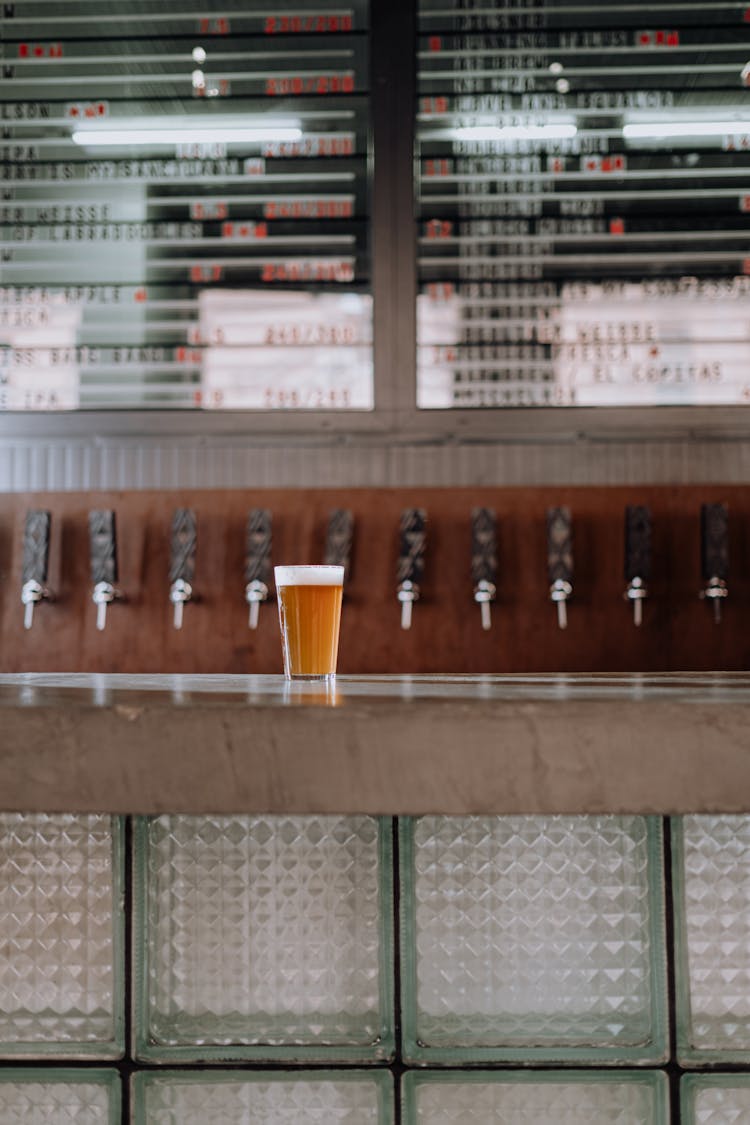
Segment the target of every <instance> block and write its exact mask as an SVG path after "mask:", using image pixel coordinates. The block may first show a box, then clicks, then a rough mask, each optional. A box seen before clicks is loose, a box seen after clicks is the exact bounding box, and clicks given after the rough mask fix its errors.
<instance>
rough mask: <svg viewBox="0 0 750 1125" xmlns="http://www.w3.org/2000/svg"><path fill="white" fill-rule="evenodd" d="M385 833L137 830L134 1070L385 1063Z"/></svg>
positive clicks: (168, 820) (368, 822)
mask: <svg viewBox="0 0 750 1125" xmlns="http://www.w3.org/2000/svg"><path fill="white" fill-rule="evenodd" d="M391 833H392V823H391V821H390V820H387V819H382V820H378V819H377V818H374V817H367V816H346V817H345V816H305V817H300V816H297V817H290V816H279V817H272V816H264V817H250V816H229V817H191V816H162V817H156V818H154V819H149V820H145V819H144V820H140V821H139V822H138V823H137V825H136V849H137V851H136V972H137V986H136V1028H137V1040H136V1041H137V1054H138V1056H139V1057H140V1058H144V1059H160V1060H169V1059H175V1060H176V1059H183V1060H200V1059H207V1060H216V1059H241V1058H256V1059H257V1058H264V1059H305V1058H310V1059H313V1058H317V1059H329V1060H331V1061H333V1060H341V1061H352V1060H354V1061H358V1060H361V1061H366V1060H372V1059H385V1058H389V1057H390V1056H391V1055H392V1053H393V1014H392V1013H393V981H392V974H393V925H392V917H393V885H392V884H393V872H392V840H391Z"/></svg>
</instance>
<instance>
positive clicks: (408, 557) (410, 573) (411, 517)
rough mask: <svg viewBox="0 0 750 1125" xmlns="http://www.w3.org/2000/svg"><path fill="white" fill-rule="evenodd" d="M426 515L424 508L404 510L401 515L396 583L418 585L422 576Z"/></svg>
mask: <svg viewBox="0 0 750 1125" xmlns="http://www.w3.org/2000/svg"><path fill="white" fill-rule="evenodd" d="M426 525H427V513H426V512H425V510H424V508H406V509H405V510H404V511H403V512H402V513H401V525H400V534H401V548H400V551H399V556H398V567H397V571H396V581H397V582H398V584H399V586H400V585H401V583H402V582H413V583H414V584H415V585H417V586H418V585H419V583H420V582H421V581H422V575H423V574H424V550H425V541H426Z"/></svg>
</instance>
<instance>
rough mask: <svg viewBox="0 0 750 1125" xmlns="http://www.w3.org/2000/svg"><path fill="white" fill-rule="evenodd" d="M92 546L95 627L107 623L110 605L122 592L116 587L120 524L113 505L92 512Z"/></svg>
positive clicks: (90, 525) (90, 519)
mask: <svg viewBox="0 0 750 1125" xmlns="http://www.w3.org/2000/svg"><path fill="white" fill-rule="evenodd" d="M89 548H90V559H91V584H92V586H93V587H94V589H93V593H92V595H91V596H92V600H93V602H94V605H95V606H96V627H97V629H98V630H99V631H101V630H103V629H104V627H105V626H106V624H107V606H109V605H111V603H112V602H113V601H115V600H116V599H118V598H120V597H121V596H122V595H121V594H120V591H119V590H118V589H117V578H118V573H117V524H116V520H115V513H114V512H113V511H112V509H111V508H107V509H98V510H95V511H91V512H89Z"/></svg>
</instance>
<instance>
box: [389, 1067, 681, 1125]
mask: <svg viewBox="0 0 750 1125" xmlns="http://www.w3.org/2000/svg"><path fill="white" fill-rule="evenodd" d="M404 1107H405V1116H404V1125H667V1123H668V1122H669V1110H668V1086H667V1079H666V1076H665V1075H663V1074H658V1073H633V1072H619V1073H618V1074H616V1075H605V1074H592V1073H584V1072H580V1071H579V1072H575V1071H557V1072H555V1071H547V1072H545V1073H543V1074H539V1073H537V1074H533V1073H529V1072H524V1073H514V1072H512V1071H511V1072H508V1071H505V1072H503V1073H498V1072H494V1073H492V1072H489V1073H488V1072H486V1071H485V1072H482V1071H475V1072H472V1073H464V1074H455V1073H454V1074H407V1075H406V1076H405V1077H404Z"/></svg>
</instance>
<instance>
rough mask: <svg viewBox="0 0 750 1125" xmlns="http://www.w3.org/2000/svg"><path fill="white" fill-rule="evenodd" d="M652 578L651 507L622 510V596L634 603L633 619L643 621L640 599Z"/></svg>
mask: <svg viewBox="0 0 750 1125" xmlns="http://www.w3.org/2000/svg"><path fill="white" fill-rule="evenodd" d="M650 578H651V510H650V509H649V508H646V507H643V506H642V505H637V504H633V505H628V507H627V508H626V509H625V581H626V582H627V588H626V590H625V597H626V598H627V599H628V600H629V601H632V603H633V622H634V624H635V625H638V626H640V625H641V623H642V621H643V602H644V601H645V599H646V598H647V597H648V582H649V580H650Z"/></svg>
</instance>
